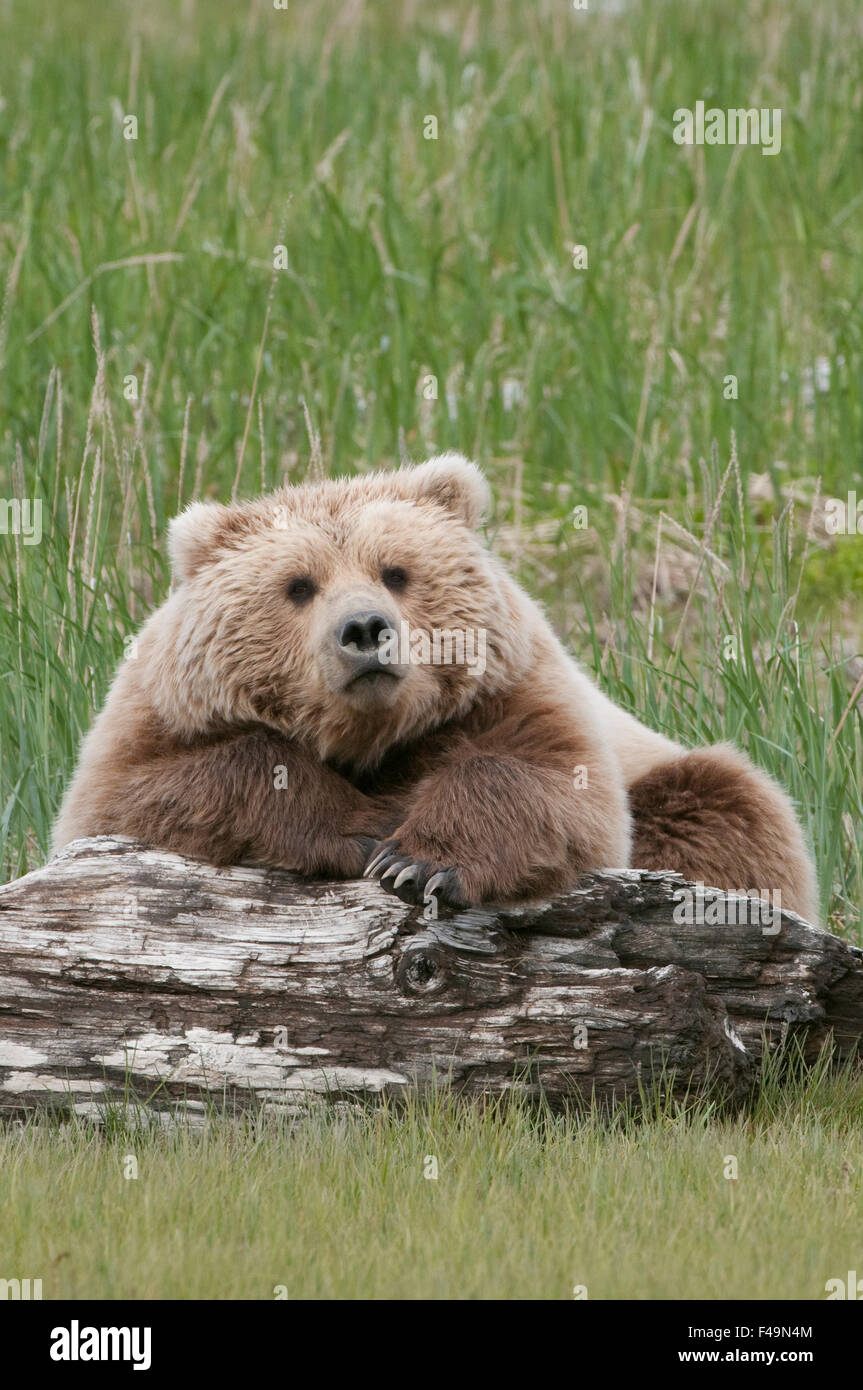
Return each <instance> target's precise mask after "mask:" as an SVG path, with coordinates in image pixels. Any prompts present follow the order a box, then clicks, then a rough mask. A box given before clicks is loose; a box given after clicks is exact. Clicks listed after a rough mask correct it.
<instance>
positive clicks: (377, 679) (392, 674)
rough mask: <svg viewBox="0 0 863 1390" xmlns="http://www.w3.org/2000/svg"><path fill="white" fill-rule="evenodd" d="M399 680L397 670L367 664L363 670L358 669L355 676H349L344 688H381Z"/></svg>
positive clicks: (399, 676)
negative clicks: (366, 667)
mask: <svg viewBox="0 0 863 1390" xmlns="http://www.w3.org/2000/svg"><path fill="white" fill-rule="evenodd" d="M399 680H401V675H400V674H399V672H398V671H388V670H387V669H386V667H384V666H379V665H374V666H369V667H368V669H367V670H365V671H359V672H358V673H357V675H355V676H351V679H350V680H349V681H348V682H347V684H346V685H345V687H344V688H345V690H356V689H357V688H361V689H375V688H376V687H379V688H381V689H383V688H384V687H386V686H387V685H389V684H391V683H393V682H396V681H399Z"/></svg>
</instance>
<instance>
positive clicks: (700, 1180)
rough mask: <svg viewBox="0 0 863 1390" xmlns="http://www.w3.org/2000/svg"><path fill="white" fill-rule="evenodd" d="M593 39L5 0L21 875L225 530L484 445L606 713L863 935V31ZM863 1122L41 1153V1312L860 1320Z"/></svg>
mask: <svg viewBox="0 0 863 1390" xmlns="http://www.w3.org/2000/svg"><path fill="white" fill-rule="evenodd" d="M590 6H591V8H590V10H589V11H588V12H587V13H585V12H576V11H573V9H572V6H571V4H569V3H567V0H554V2H553V3H552V0H537V3H535V4H526V3H519V0H478V3H476V4H474V3H469V2H468V0H463V3H460V4H455V3H451V4H448V3H446V0H444V3H442V4H440V5H420V4H418V3H413V2H411V0H406V3H405V4H403V5H402V4H399V5H396V4H390V3H386V4H384V3H371V0H367V2H366V3H363V0H338V2H336V0H314V3H312V0H290V4H289V7H288V9H287V10H286V11H283V10H277V9H275V8H274V7H273V5H272V4H271V3H268V2H267V0H260V2H259V3H254V0H246V3H242V4H241V3H237V2H236V0H206V3H204V0H182V3H179V4H178V3H177V0H172V2H171V3H169V0H152V2H151V3H148V4H146V5H140V4H132V3H130V2H128V3H116V4H114V5H111V6H102V5H95V4H93V3H92V0H91V3H86V0H67V3H64V4H63V5H50V6H33V5H32V3H28V0H0V434H2V448H0V501H4V500H8V499H11V498H13V497H14V498H19V499H20V498H27V499H31V500H32V501H34V502H35V501H37V500H39V501H41V503H42V530H43V535H42V539H41V541H40V543H39V544H34V545H27V544H24V542H23V538H22V537H21V536H17V537H16V536H13V535H5V534H0V596H2V602H0V682H2V685H0V878H2V877H11V876H14V875H16V874H18V873H21V872H24V871H25V870H26V869H27V868H29V867H34V866H36V865H37V864H39V863H41V862H42V861H43V860H44V858H45V856H46V854H47V850H48V844H49V839H50V827H51V822H52V819H53V816H54V814H55V811H56V808H57V806H58V803H59V799H60V795H61V791H62V787H63V785H64V782H65V779H66V778H67V777H68V775H69V772H70V769H71V767H72V764H73V760H74V757H75V752H76V749H77V746H78V743H79V740H80V737H81V735H82V733H83V732H84V731H85V729H86V728H87V727H88V725H89V722H90V719H91V717H92V713H93V710H94V709H95V708H96V707H98V705H99V703H100V702H101V700H102V698H103V696H104V693H105V690H106V688H107V685H108V683H109V681H110V678H111V673H112V670H113V669H114V667H115V665H116V663H117V661H118V660H119V659H120V657H121V656H122V654H123V649H124V643H125V642H126V641H127V639H129V638H130V637H131V636H132V635H133V634H134V632H135V630H136V627H137V625H138V624H139V623H140V621H141V620H142V619H143V618H144V617H145V616H146V615H147V613H148V612H149V611H151V609H152V607H153V605H154V604H155V603H157V602H159V601H160V599H161V598H162V597H163V596H164V595H165V593H166V592H167V583H168V577H167V569H166V563H165V552H164V532H165V526H166V523H167V521H168V520H169V518H170V517H171V516H173V515H174V514H175V513H176V511H177V510H178V507H179V506H180V505H182V504H184V503H185V502H188V501H189V500H191V499H192V498H193V497H195V496H208V497H213V498H220V499H227V498H229V497H230V496H231V495H232V494H233V493H236V494H237V495H240V496H245V495H251V494H253V493H255V492H256V491H258V490H260V488H261V486H262V485H264V486H268V487H271V486H275V485H277V484H279V483H280V482H281V481H282V480H283V479H285V478H288V479H290V480H292V481H298V480H301V479H302V478H303V477H304V476H305V475H306V473H307V470H308V469H309V468H310V467H311V468H312V470H313V472H314V473H315V474H317V473H319V472H320V471H324V472H351V471H356V470H366V469H370V468H373V467H377V466H381V465H384V466H389V465H392V464H393V463H394V462H397V461H398V460H399V459H400V458H402V457H410V458H413V459H420V458H422V457H424V456H425V455H426V454H428V453H430V452H432V451H435V450H440V449H444V448H448V447H454V448H459V449H461V450H463V451H464V452H466V453H469V454H472V455H473V456H474V457H476V458H477V459H478V460H479V461H480V462H481V463H482V465H483V466H484V467H485V468H486V470H487V471H488V473H489V476H490V478H491V480H492V482H493V485H494V488H495V493H496V511H495V515H494V517H493V519H492V522H491V524H490V528H489V537H490V540H491V542H492V544H493V545H494V546H495V547H496V548H497V549H498V550H499V551H500V552H501V553H502V554H504V555H505V556H507V557H508V559H509V560H510V562H511V564H512V566H513V568H514V570H515V572H516V573H517V574H518V575H519V576H520V577H521V579H522V580H523V582H524V583H525V584H526V586H527V587H528V588H529V589H530V590H531V592H533V593H535V594H536V595H538V596H539V597H540V598H542V599H544V600H545V602H546V603H547V605H548V608H549V612H550V614H551V616H552V618H553V620H554V622H555V624H556V626H557V628H558V630H559V631H560V633H561V634H562V635H563V636H564V637H565V639H566V640H567V641H569V642H570V643H571V645H572V647H573V649H574V650H576V651H577V652H579V653H580V654H581V655H582V657H583V659H584V660H585V662H586V663H587V665H588V666H589V667H590V668H591V669H594V670H595V671H596V672H597V673H598V676H599V679H600V680H601V682H602V683H603V685H604V687H605V688H606V689H607V690H608V691H609V692H610V693H611V694H612V695H614V696H615V697H616V698H617V699H618V700H620V701H621V702H622V703H623V704H624V705H626V706H627V707H628V708H631V709H633V710H635V711H636V712H637V713H638V714H639V715H640V716H641V717H643V718H645V719H646V720H647V721H648V722H649V723H651V724H652V725H653V726H654V727H656V728H658V729H661V730H663V731H665V732H668V733H670V734H672V735H673V736H675V737H678V738H680V739H682V740H683V741H684V742H686V743H695V742H698V741H705V740H716V739H720V738H731V739H734V740H736V741H738V742H739V743H741V744H742V745H743V746H745V747H747V748H748V750H749V752H750V753H751V755H752V756H753V757H754V758H755V760H756V761H757V762H759V763H760V764H762V765H763V766H764V767H766V768H767V769H768V770H770V771H772V772H774V773H775V774H776V775H778V776H779V777H780V778H781V780H782V781H783V782H784V783H785V785H786V786H787V787H788V788H789V790H790V792H791V794H792V795H793V796H794V798H795V800H796V801H797V803H798V805H799V808H800V812H801V816H802V818H803V820H804V823H805V825H806V827H807V830H808V833H809V835H810V837H811V840H812V844H813V847H814V851H815V856H816V861H817V864H818V870H819V876H820V883H821V892H822V905H823V908H824V912H825V915H826V916H827V917H828V919H829V922H830V925H831V927H832V928H833V929H834V930H836V931H837V932H839V933H841V934H842V935H844V936H846V937H847V938H848V939H850V940H852V941H855V942H857V943H863V924H861V906H863V736H861V728H863V721H861V713H860V710H859V708H858V707H857V704H856V703H855V684H856V682H857V681H858V679H859V677H860V675H861V671H863V663H855V658H856V657H857V654H858V653H861V652H863V631H861V629H863V621H861V611H863V603H861V598H862V597H863V537H861V536H860V535H856V534H854V535H848V536H839V537H835V536H832V535H830V534H828V532H827V530H826V528H825V526H824V520H823V505H822V502H821V501H820V500H819V498H821V499H823V497H825V496H827V497H829V496H839V497H843V498H844V497H845V496H846V494H847V493H848V492H849V491H851V490H854V489H856V490H857V491H858V492H859V495H860V497H861V501H863V472H861V450H863V315H861V297H863V142H861V139H860V121H861V107H863V12H861V9H860V6H859V3H858V0H832V3H831V4H830V5H815V4H812V3H811V0H740V3H739V4H737V5H728V4H726V3H724V0H698V3H696V2H695V0H649V3H648V0H644V3H639V2H638V0H632V3H628V4H627V5H626V6H625V7H624V6H623V5H609V4H602V3H600V0H590ZM617 10H620V11H621V13H616V12H615V11H617ZM698 100H704V101H705V102H706V103H707V104H708V105H715V106H717V107H721V108H733V107H741V106H755V105H757V106H759V107H760V106H764V107H769V108H780V109H781V111H782V148H781V152H780V153H779V154H778V155H776V156H775V157H770V158H768V157H764V156H763V155H762V154H761V152H760V150H759V149H757V148H752V147H749V148H746V147H724V146H713V147H708V146H704V147H681V146H679V145H677V144H676V143H675V142H674V140H673V138H672V132H673V128H674V121H673V116H674V112H675V110H676V109H678V108H680V107H690V108H691V107H694V106H695V103H696V101H698ZM432 117H433V118H434V121H432V120H431V119H430V118H432ZM132 118H134V120H133V119H132ZM135 122H136V123H137V127H136V128H135ZM435 123H436V128H435ZM131 134H135V135H136V138H134V139H127V138H125V137H126V135H131ZM431 134H436V136H437V138H436V139H427V138H425V136H426V135H431ZM574 245H583V246H584V247H586V248H587V268H581V269H577V268H576V267H575V265H574V263H573V253H572V248H573V246H574ZM276 247H283V248H284V251H283V252H279V253H276V252H275V248H276ZM730 376H734V377H736V379H737V399H727V398H726V397H727V396H728V394H729V389H728V386H727V378H729V377H730ZM732 394H733V393H732ZM578 508H586V512H580V511H578V510H577V509H578ZM4 512H5V508H4ZM861 524H863V523H861ZM856 696H857V697H858V698H859V696H860V690H859V689H857V691H856ZM861 1120H863V1088H861V1083H860V1081H859V1080H857V1081H856V1082H854V1081H853V1080H850V1079H849V1080H848V1081H847V1083H846V1082H843V1083H841V1085H840V1084H838V1083H836V1084H831V1083H829V1082H827V1081H825V1080H824V1079H820V1080H818V1081H817V1082H813V1083H811V1087H810V1089H809V1090H808V1091H805V1092H799V1093H798V1092H796V1091H792V1092H789V1093H788V1100H787V1104H785V1103H784V1102H783V1103H782V1104H778V1105H777V1107H775V1113H774V1112H773V1111H770V1112H769V1113H768V1112H767V1111H765V1110H764V1106H763V1102H762V1103H761V1108H760V1109H758V1108H756V1110H755V1111H753V1112H752V1113H751V1114H749V1115H748V1116H747V1117H746V1118H745V1119H743V1120H741V1121H739V1122H738V1123H737V1124H730V1123H725V1124H720V1123H719V1122H718V1121H716V1120H711V1119H709V1118H703V1117H702V1120H701V1121H699V1120H698V1119H697V1118H689V1119H687V1120H681V1119H671V1118H668V1117H658V1118H655V1119H653V1120H651V1121H650V1122H648V1123H646V1124H643V1125H641V1126H634V1125H633V1126H629V1127H627V1128H626V1129H625V1130H622V1131H620V1132H616V1133H612V1134H610V1133H608V1132H607V1131H606V1130H604V1129H603V1127H602V1126H600V1125H597V1124H595V1123H594V1124H589V1125H587V1126H582V1125H579V1124H576V1123H575V1122H572V1123H570V1124H569V1125H568V1126H567V1125H566V1124H564V1123H563V1122H559V1123H556V1124H555V1125H554V1126H553V1127H552V1128H551V1130H550V1131H549V1132H548V1133H545V1132H543V1130H542V1127H541V1126H538V1125H537V1124H536V1123H535V1122H531V1121H529V1120H528V1118H527V1117H526V1116H524V1115H521V1114H520V1113H517V1114H515V1115H512V1116H508V1117H506V1119H502V1118H498V1119H494V1118H490V1117H489V1116H484V1117H483V1116H479V1115H478V1114H477V1113H472V1114H470V1115H468V1116H467V1118H465V1117H462V1118H461V1119H459V1120H458V1121H456V1119H455V1118H453V1116H452V1115H451V1114H450V1113H449V1112H448V1111H446V1110H445V1109H442V1110H441V1111H440V1112H435V1111H433V1112H432V1113H431V1115H430V1116H427V1117H426V1118H423V1117H422V1115H421V1114H420V1112H417V1113H416V1114H415V1115H413V1116H411V1117H409V1118H408V1119H407V1120H405V1119H397V1118H396V1117H392V1116H387V1117H383V1118H379V1119H376V1120H365V1119H362V1120H359V1119H357V1120H351V1121H343V1120H339V1119H337V1118H336V1119H334V1120H331V1121H329V1122H326V1121H323V1120H321V1121H315V1122H314V1123H313V1124H312V1125H311V1126H306V1127H305V1128H303V1129H302V1130H301V1131H299V1132H297V1133H295V1134H293V1135H287V1134H285V1133H283V1132H280V1131H278V1130H277V1129H274V1128H272V1127H270V1128H266V1127H265V1128H264V1129H263V1130H261V1131H260V1132H258V1131H255V1132H253V1133H250V1134H248V1133H246V1132H244V1131H243V1129H242V1127H237V1126H236V1125H235V1124H225V1125H224V1126H216V1127H215V1128H214V1129H213V1130H212V1131H211V1132H209V1133H208V1134H207V1135H206V1136H204V1137H200V1136H199V1137H194V1136H185V1137H183V1138H181V1139H178V1140H170V1141H168V1140H164V1139H163V1140H147V1141H146V1142H144V1141H141V1148H140V1174H139V1178H138V1179H137V1180H136V1181H128V1182H127V1181H124V1180H123V1177H122V1173H121V1158H122V1154H123V1153H125V1152H128V1151H129V1150H127V1149H124V1148H123V1147H122V1142H123V1141H122V1140H117V1141H116V1142H115V1141H114V1140H106V1141H100V1140H98V1139H96V1138H91V1137H88V1135H87V1133H86V1132H84V1131H82V1132H81V1133H80V1134H77V1135H72V1134H70V1133H66V1134H64V1135H63V1136H62V1137H61V1136H60V1135H58V1133H57V1132H56V1131H55V1130H50V1129H47V1130H39V1131H33V1132H29V1131H28V1132H26V1133H25V1134H23V1135H20V1134H17V1133H12V1134H10V1135H8V1136H7V1137H6V1138H5V1139H4V1140H3V1144H4V1150H3V1156H2V1160H0V1184H2V1185H11V1186H10V1187H9V1191H10V1193H11V1196H12V1201H11V1203H10V1208H11V1211H12V1221H11V1224H9V1226H8V1228H7V1229H4V1234H3V1240H2V1254H3V1268H0V1277H2V1276H3V1275H4V1274H7V1275H9V1276H11V1275H12V1274H13V1273H15V1270H8V1271H7V1270H6V1269H5V1265H6V1262H7V1255H8V1257H9V1258H10V1259H11V1260H12V1263H13V1264H14V1265H15V1266H16V1267H17V1266H18V1265H19V1264H20V1265H21V1268H22V1270H23V1271H24V1272H25V1273H26V1271H28V1270H30V1271H32V1274H33V1277H37V1275H38V1274H39V1273H41V1274H42V1275H43V1277H44V1279H45V1289H46V1295H47V1293H48V1291H49V1289H50V1291H51V1292H52V1293H64V1292H65V1293H70V1294H83V1293H91V1294H93V1293H109V1294H116V1295H122V1294H133V1295H135V1296H146V1295H151V1294H179V1295H181V1296H187V1297H195V1296H198V1295H200V1294H205V1293H208V1294H210V1295H213V1296H219V1295H229V1294H238V1295H241V1296H246V1297H270V1296H272V1287H273V1285H275V1284H278V1283H282V1284H285V1285H286V1286H287V1288H288V1292H289V1294H290V1296H292V1297H295V1296H296V1297H300V1296H304V1295H305V1296H308V1295H316V1294H327V1295H329V1294H343V1295H357V1294H360V1293H363V1292H365V1293H370V1294H374V1295H383V1294H393V1293H396V1294H403V1295H408V1296H419V1295H438V1294H450V1295H453V1296H476V1297H488V1296H495V1295H502V1296H515V1297H531V1296H538V1295H549V1296H555V1297H569V1296H570V1295H571V1289H572V1285H574V1284H576V1283H587V1284H588V1286H589V1290H590V1294H591V1296H592V1297H608V1296H614V1295H625V1296H645V1297H654V1296H663V1295H664V1296H675V1295H680V1296H683V1295H690V1296H695V1297H715V1296H718V1295H720V1294H728V1295H730V1296H740V1297H747V1296H770V1295H773V1296H779V1297H783V1296H791V1295H798V1296H803V1297H818V1296H821V1295H822V1294H823V1285H824V1282H825V1280H826V1279H827V1278H828V1277H831V1276H832V1275H833V1274H841V1273H843V1272H844V1271H845V1270H847V1269H849V1268H859V1269H861V1270H863V1250H861V1247H860V1242H859V1236H857V1235H855V1231H859V1229H860V1225H859V1218H860V1193H861V1186H860V1184H861V1173H863V1144H861V1134H863V1125H861ZM427 1153H432V1154H438V1155H439V1156H440V1176H439V1178H438V1179H437V1180H436V1181H425V1180H424V1179H423V1177H422V1158H423V1155H424V1154H427ZM725 1154H736V1155H738V1157H739V1160H740V1174H739V1178H738V1181H737V1183H736V1184H734V1183H729V1182H728V1181H726V1180H725V1179H723V1176H722V1163H723V1156H724V1155H725ZM238 1173H239V1174H242V1181H238V1178H237V1174H238ZM10 1208H7V1210H9V1209H10ZM5 1224H6V1218H5V1217H4V1226H5ZM855 1240H856V1242H857V1244H856V1250H855V1248H854V1243H855ZM10 1241H11V1246H10V1243H9V1242H10Z"/></svg>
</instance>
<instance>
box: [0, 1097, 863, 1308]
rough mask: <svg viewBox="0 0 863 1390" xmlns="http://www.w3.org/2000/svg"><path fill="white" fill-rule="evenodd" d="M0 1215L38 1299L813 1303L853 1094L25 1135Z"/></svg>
mask: <svg viewBox="0 0 863 1390" xmlns="http://www.w3.org/2000/svg"><path fill="white" fill-rule="evenodd" d="M430 1159H434V1160H436V1163H437V1176H436V1177H433V1176H430V1177H427V1176H426V1174H427V1173H433V1172H434V1171H435V1170H434V1167H433V1165H432V1164H431V1163H430V1162H429V1160H430ZM732 1160H733V1161H734V1162H732ZM735 1164H736V1166H735ZM135 1172H137V1176H135V1177H133V1176H127V1174H129V1175H131V1174H133V1173H135ZM735 1173H736V1176H734V1174H735ZM0 1209H2V1210H3V1212H4V1229H3V1236H2V1253H3V1266H4V1271H5V1270H6V1269H7V1267H8V1268H9V1269H10V1270H11V1271H13V1272H14V1273H16V1274H17V1275H18V1277H21V1276H22V1275H23V1276H25V1277H27V1276H29V1277H30V1278H41V1279H42V1281H43V1297H45V1298H94V1297H96V1298H134V1299H138V1298H181V1299H185V1298H190V1299H197V1298H254V1299H271V1298H274V1297H277V1296H282V1297H284V1296H287V1297H288V1298H291V1299H298V1298H300V1299H301V1298H351V1299H353V1298H447V1299H451V1298H456V1299H465V1298H470V1299H474V1298H477V1299H488V1298H506V1299H534V1298H551V1299H571V1298H573V1297H575V1296H576V1295H575V1289H576V1286H581V1287H582V1288H583V1289H585V1290H586V1296H587V1297H588V1298H589V1299H605V1298H627V1299H629V1298H640V1299H657V1298H698V1299H717V1298H732V1299H736V1298H743V1299H769V1298H779V1299H787V1298H803V1299H823V1298H824V1297H825V1296H826V1294H825V1285H826V1283H827V1280H828V1279H832V1278H841V1279H843V1280H844V1279H845V1278H846V1275H847V1271H848V1270H849V1269H858V1270H861V1269H863V1259H861V1257H863V1244H861V1235H860V1231H861V1216H863V1164H861V1162H860V1083H859V1081H857V1082H856V1083H854V1082H853V1081H851V1080H850V1079H849V1078H848V1077H847V1075H846V1076H844V1077H843V1076H840V1077H839V1078H838V1079H837V1080H834V1081H832V1082H831V1081H827V1080H825V1079H823V1078H818V1077H816V1078H815V1079H814V1080H810V1081H809V1082H808V1083H803V1084H799V1085H793V1084H792V1085H791V1086H790V1087H788V1088H787V1089H786V1090H785V1091H784V1092H782V1093H780V1092H779V1091H778V1090H777V1088H776V1087H775V1085H773V1084H770V1085H768V1086H767V1087H765V1089H764V1092H763V1094H762V1095H761V1097H760V1099H759V1101H758V1102H757V1103H756V1105H755V1107H754V1108H753V1110H752V1113H751V1114H750V1115H748V1116H747V1117H746V1118H745V1119H738V1120H736V1121H726V1122H722V1121H719V1120H717V1119H716V1118H714V1117H711V1115H710V1113H709V1111H706V1110H704V1109H698V1108H696V1109H694V1110H693V1111H692V1112H691V1113H689V1114H688V1115H687V1114H684V1113H682V1112H681V1113H676V1112H675V1111H673V1110H672V1109H670V1108H665V1107H663V1106H662V1105H659V1106H658V1107H657V1108H656V1110H655V1112H654V1113H653V1114H652V1115H651V1117H650V1119H649V1120H648V1121H646V1122H645V1121H637V1122H636V1121H634V1120H629V1121H627V1122H624V1121H621V1122H620V1123H618V1124H616V1125H614V1126H608V1125H607V1124H603V1123H602V1122H601V1121H600V1120H599V1119H598V1118H596V1117H595V1118H593V1119H592V1120H590V1119H586V1120H584V1121H583V1122H579V1121H577V1120H575V1119H570V1120H564V1119H554V1118H551V1117H549V1116H545V1117H540V1118H539V1119H537V1117H536V1116H531V1115H530V1114H528V1113H527V1112H526V1111H524V1110H522V1109H521V1108H520V1107H518V1106H514V1107H511V1108H510V1110H509V1111H508V1112H507V1113H505V1114H504V1113H502V1112H501V1111H500V1109H498V1108H495V1107H493V1108H492V1109H491V1110H490V1111H486V1112H485V1113H482V1112H481V1111H480V1110H479V1109H478V1108H477V1107H476V1106H468V1107H464V1108H462V1107H459V1106H457V1105H454V1104H453V1103H452V1102H450V1101H447V1100H446V1099H445V1098H443V1097H440V1098H439V1099H438V1100H437V1101H436V1102H435V1101H432V1102H430V1103H428V1104H416V1103H414V1104H411V1105H410V1106H409V1107H408V1111H407V1113H406V1114H396V1113H394V1112H392V1111H384V1112H380V1111H379V1112H378V1113H377V1114H370V1115H363V1114H359V1115H355V1114H347V1115H343V1116H337V1117H332V1116H331V1117H323V1116H321V1117H313V1118H311V1119H309V1120H306V1121H304V1122H302V1123H300V1124H296V1125H295V1126H293V1127H292V1126H291V1125H290V1124H288V1123H283V1122H278V1121H275V1120H270V1121H261V1122H258V1123H257V1124H255V1123H252V1122H249V1123H246V1124H244V1123H242V1122H239V1121H237V1120H233V1121H231V1120H224V1121H218V1120H217V1121H216V1122H215V1123H214V1124H212V1125H211V1126H210V1128H208V1129H206V1130H205V1131H204V1132H203V1133H191V1134H190V1133H189V1131H188V1130H182V1131H180V1132H175V1133H171V1134H156V1135H150V1136H144V1135H135V1134H134V1133H123V1132H122V1126H121V1127H120V1132H113V1133H109V1135H108V1137H105V1136H100V1135H99V1134H98V1133H97V1132H95V1131H94V1130H92V1129H89V1128H79V1127H69V1128H67V1129H66V1130H64V1131H63V1132H62V1133H61V1134H58V1133H57V1131H56V1130H55V1129H52V1128H48V1127H45V1128H39V1127H34V1128H31V1129H27V1130H24V1131H20V1132H18V1133H15V1132H12V1133H10V1134H8V1135H7V1136H5V1137H3V1138H0ZM279 1288H281V1293H279V1294H277V1293H276V1290H277V1289H279ZM579 1296H581V1297H583V1296H584V1294H581V1295H579Z"/></svg>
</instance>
